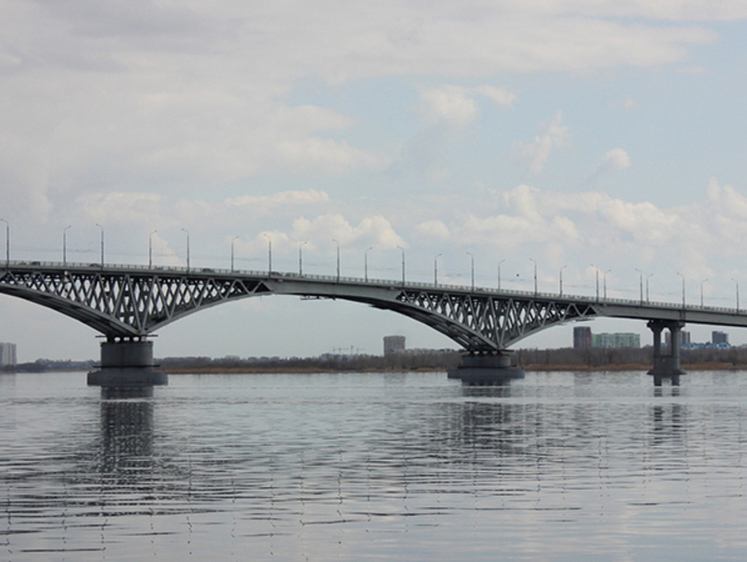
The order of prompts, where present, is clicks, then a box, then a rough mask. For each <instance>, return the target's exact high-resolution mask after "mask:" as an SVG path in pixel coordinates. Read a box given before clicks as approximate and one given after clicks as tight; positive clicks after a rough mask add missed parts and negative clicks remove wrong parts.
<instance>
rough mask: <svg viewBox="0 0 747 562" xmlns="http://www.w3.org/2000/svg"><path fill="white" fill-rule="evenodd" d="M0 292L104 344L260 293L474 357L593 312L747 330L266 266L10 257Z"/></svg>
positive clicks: (523, 295) (658, 314) (591, 303)
mask: <svg viewBox="0 0 747 562" xmlns="http://www.w3.org/2000/svg"><path fill="white" fill-rule="evenodd" d="M0 293H4V294H8V295H12V296H15V297H19V298H22V299H26V300H28V301H31V302H34V303H37V304H40V305H42V306H45V307H48V308H51V309H54V310H57V311H59V312H61V313H62V314H65V315H67V316H69V317H71V318H75V319H76V320H79V321H80V322H83V323H84V324H86V325H88V326H90V327H91V328H93V329H95V330H97V331H98V332H100V333H102V334H103V335H105V336H106V337H107V338H108V339H109V340H110V341H114V340H117V339H123V340H126V339H142V338H144V337H146V336H148V335H149V334H152V333H153V332H155V331H156V330H158V329H159V328H161V327H163V326H165V325H166V324H169V323H171V322H174V321H175V320H178V319H179V318H182V317H184V316H186V315H188V314H192V313H194V312H197V311H199V310H202V309H205V308H207V307H211V306H215V305H217V304H221V303H225V302H229V301H233V300H237V299H243V298H248V297H252V296H259V295H271V294H277V295H296V296H301V297H306V298H328V299H343V300H349V301H355V302H361V303H366V304H369V305H371V306H374V307H376V308H379V309H385V310H392V311H394V312H397V313H399V314H403V315H405V316H408V317H410V318H413V319H414V320H417V321H419V322H422V323H423V324H426V325H428V326H430V327H432V328H434V329H435V330H438V331H439V332H441V333H442V334H445V335H446V336H448V337H449V338H451V339H452V340H454V341H456V342H457V343H459V344H460V345H461V346H462V347H464V348H465V349H466V350H468V351H470V352H474V353H497V352H500V351H502V350H505V349H507V348H508V347H510V346H511V345H512V344H514V343H516V342H517V341H519V340H521V339H522V338H525V337H527V336H529V335H531V334H533V333H536V332H538V331H540V330H543V329H546V328H549V327H551V326H555V325H557V324H560V323H563V322H568V321H572V320H582V319H590V318H594V317H597V316H613V317H622V318H637V319H645V320H666V321H679V322H686V321H687V322H696V323H704V324H717V325H731V326H747V314H745V313H744V312H740V311H738V310H737V311H735V310H733V309H732V310H726V309H708V308H704V307H684V306H683V307H678V306H677V305H672V304H650V303H644V302H642V301H641V302H638V301H621V300H615V299H604V300H602V301H600V300H599V299H592V298H589V297H569V296H559V295H550V294H543V293H535V294H532V293H527V292H519V291H512V292H508V291H495V290H488V289H471V288H467V287H455V286H436V285H428V284H422V283H407V284H403V283H397V282H393V281H367V280H362V279H348V278H342V279H341V278H339V277H338V278H335V277H325V276H314V275H303V276H302V275H296V274H289V273H286V274H282V273H275V272H272V273H271V274H268V273H261V272H232V271H214V270H209V269H201V270H187V269H185V268H164V267H159V268H146V267H141V266H105V267H100V266H95V265H72V264H60V263H39V262H15V263H14V262H11V263H10V264H5V266H4V267H2V268H0Z"/></svg>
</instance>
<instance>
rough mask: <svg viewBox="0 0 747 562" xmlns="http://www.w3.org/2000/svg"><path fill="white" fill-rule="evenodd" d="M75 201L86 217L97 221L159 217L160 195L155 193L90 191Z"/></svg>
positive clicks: (129, 220) (146, 220) (142, 220)
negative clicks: (104, 192)
mask: <svg viewBox="0 0 747 562" xmlns="http://www.w3.org/2000/svg"><path fill="white" fill-rule="evenodd" d="M77 202H78V203H79V204H80V205H81V206H82V208H83V212H84V213H85V215H87V217H88V218H89V219H90V220H92V221H94V222H99V223H133V222H137V223H139V222H148V221H153V220H156V219H160V204H161V196H160V195H158V194H155V193H123V192H115V193H108V194H103V193H91V194H86V195H81V196H80V197H78V199H77Z"/></svg>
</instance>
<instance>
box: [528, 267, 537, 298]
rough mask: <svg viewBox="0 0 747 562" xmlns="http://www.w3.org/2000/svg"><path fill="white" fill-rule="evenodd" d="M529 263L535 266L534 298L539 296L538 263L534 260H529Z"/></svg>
mask: <svg viewBox="0 0 747 562" xmlns="http://www.w3.org/2000/svg"><path fill="white" fill-rule="evenodd" d="M529 261H531V262H532V263H533V264H534V296H535V297H536V296H537V262H536V261H534V260H533V259H532V258H529Z"/></svg>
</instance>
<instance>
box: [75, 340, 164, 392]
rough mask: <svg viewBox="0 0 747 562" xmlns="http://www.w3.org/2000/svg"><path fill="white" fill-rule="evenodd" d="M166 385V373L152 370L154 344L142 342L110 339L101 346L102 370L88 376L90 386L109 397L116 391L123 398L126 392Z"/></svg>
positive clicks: (100, 368)
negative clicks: (99, 388)
mask: <svg viewBox="0 0 747 562" xmlns="http://www.w3.org/2000/svg"><path fill="white" fill-rule="evenodd" d="M165 384H168V376H167V375H166V373H163V372H160V371H156V370H154V369H153V342H152V341H146V340H143V339H135V340H114V339H109V340H107V341H106V342H104V343H102V344H101V366H100V367H99V369H97V370H95V371H91V372H90V373H88V385H89V386H100V387H101V389H102V393H104V394H107V395H112V396H113V395H116V394H117V392H116V391H117V390H121V392H120V394H125V395H126V394H128V390H132V389H146V388H150V389H152V387H153V386H160V385H165ZM105 390H106V392H104V391H105ZM132 394H140V395H142V394H143V393H142V392H139V393H136V392H132Z"/></svg>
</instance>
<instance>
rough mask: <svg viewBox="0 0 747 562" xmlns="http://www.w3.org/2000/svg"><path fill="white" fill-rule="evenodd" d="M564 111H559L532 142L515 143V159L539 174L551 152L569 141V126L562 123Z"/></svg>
mask: <svg viewBox="0 0 747 562" xmlns="http://www.w3.org/2000/svg"><path fill="white" fill-rule="evenodd" d="M562 118H563V112H562V111H558V112H557V113H556V114H555V116H554V117H553V118H552V120H551V121H550V122H549V123H548V124H547V125H545V126H544V127H543V130H542V132H541V133H540V134H539V135H537V136H536V137H534V140H533V141H532V142H530V143H524V142H518V143H516V144H515V145H514V159H515V160H517V161H519V162H524V163H526V164H527V166H528V168H529V171H530V172H532V173H534V174H538V173H539V172H541V171H542V170H543V169H544V167H545V164H547V161H548V160H549V158H550V153H551V152H552V151H553V150H554V149H556V148H561V147H563V146H565V145H566V144H567V143H568V140H569V138H570V137H569V135H568V127H566V126H564V125H562V124H561V121H562Z"/></svg>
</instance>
